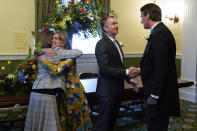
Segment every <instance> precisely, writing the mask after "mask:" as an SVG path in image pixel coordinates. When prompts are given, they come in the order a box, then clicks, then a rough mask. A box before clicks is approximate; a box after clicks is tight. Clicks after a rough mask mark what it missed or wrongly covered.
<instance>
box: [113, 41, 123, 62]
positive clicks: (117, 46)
mask: <svg viewBox="0 0 197 131" xmlns="http://www.w3.org/2000/svg"><path fill="white" fill-rule="evenodd" d="M113 43H114V45H115V46H116V48H117V50H118V52H119V55H120V59H121V61H122V62H123V56H122V53H121V51H120V48H119V45H118V43H117V42H116V40H114V41H113Z"/></svg>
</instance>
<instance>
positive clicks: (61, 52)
mask: <svg viewBox="0 0 197 131" xmlns="http://www.w3.org/2000/svg"><path fill="white" fill-rule="evenodd" d="M55 53H56V55H57V56H58V57H59V59H72V58H76V57H79V56H81V55H82V54H83V53H82V51H81V50H78V49H72V50H66V49H61V48H55Z"/></svg>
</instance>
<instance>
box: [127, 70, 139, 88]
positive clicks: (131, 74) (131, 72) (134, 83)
mask: <svg viewBox="0 0 197 131" xmlns="http://www.w3.org/2000/svg"><path fill="white" fill-rule="evenodd" d="M128 73H129V74H128V76H129V78H130V80H129V83H130V84H131V85H132V86H133V90H134V91H135V92H138V86H137V84H138V83H137V81H135V80H134V78H136V77H137V76H138V75H140V68H135V67H130V68H128Z"/></svg>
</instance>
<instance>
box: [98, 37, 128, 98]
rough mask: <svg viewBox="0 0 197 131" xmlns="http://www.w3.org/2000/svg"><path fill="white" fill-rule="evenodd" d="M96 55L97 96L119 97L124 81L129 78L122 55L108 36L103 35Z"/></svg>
mask: <svg viewBox="0 0 197 131" xmlns="http://www.w3.org/2000/svg"><path fill="white" fill-rule="evenodd" d="M118 45H119V44H118ZM119 48H120V46H119ZM120 50H121V48H120ZM121 53H122V50H121ZM95 55H96V58H97V63H98V67H99V75H98V82H97V89H96V94H97V95H100V96H114V95H119V94H120V93H121V91H122V90H123V88H124V79H128V78H127V76H126V70H125V67H124V65H123V63H122V61H121V57H120V54H119V52H118V50H117V48H116V46H115V45H114V43H113V42H112V41H111V40H110V39H109V37H108V36H106V35H103V38H102V39H101V40H99V41H98V43H97V45H96V49H95ZM122 56H123V53H122Z"/></svg>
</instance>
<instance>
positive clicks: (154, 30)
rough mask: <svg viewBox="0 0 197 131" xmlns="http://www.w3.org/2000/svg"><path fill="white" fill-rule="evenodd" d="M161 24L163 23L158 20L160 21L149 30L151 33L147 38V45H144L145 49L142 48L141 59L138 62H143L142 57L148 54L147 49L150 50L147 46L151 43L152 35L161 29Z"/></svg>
mask: <svg viewBox="0 0 197 131" xmlns="http://www.w3.org/2000/svg"><path fill="white" fill-rule="evenodd" d="M163 26H164V24H163V23H162V22H160V23H159V24H158V25H156V26H155V28H154V29H153V30H152V31H151V35H150V37H149V39H148V43H147V45H146V48H145V50H144V54H143V56H142V59H141V62H140V63H142V62H143V60H144V58H145V57H146V55H147V54H148V51H149V50H150V48H149V47H150V45H151V43H152V39H153V37H154V36H155V34H156V33H157V32H158V31H159V30H161V29H162V27H163Z"/></svg>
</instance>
